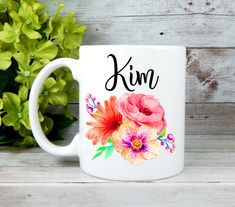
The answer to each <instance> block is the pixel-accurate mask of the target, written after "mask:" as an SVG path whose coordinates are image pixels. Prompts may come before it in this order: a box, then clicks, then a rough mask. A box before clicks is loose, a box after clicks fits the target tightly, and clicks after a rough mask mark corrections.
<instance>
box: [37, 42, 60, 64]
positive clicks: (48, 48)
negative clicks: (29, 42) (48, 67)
mask: <svg viewBox="0 0 235 207" xmlns="http://www.w3.org/2000/svg"><path fill="white" fill-rule="evenodd" d="M35 50H36V52H35V57H38V58H44V59H49V60H51V59H53V58H55V56H56V55H57V52H58V48H57V46H56V45H55V44H53V43H52V42H51V41H50V40H42V41H40V42H39V43H38V44H37V45H36V48H35Z"/></svg>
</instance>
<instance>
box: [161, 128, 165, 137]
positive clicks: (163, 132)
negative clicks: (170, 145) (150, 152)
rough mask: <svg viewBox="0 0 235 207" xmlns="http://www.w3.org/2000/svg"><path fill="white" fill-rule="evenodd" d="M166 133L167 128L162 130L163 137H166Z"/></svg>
mask: <svg viewBox="0 0 235 207" xmlns="http://www.w3.org/2000/svg"><path fill="white" fill-rule="evenodd" d="M165 135H166V128H165V129H164V130H163V131H162V133H161V137H164V136H165Z"/></svg>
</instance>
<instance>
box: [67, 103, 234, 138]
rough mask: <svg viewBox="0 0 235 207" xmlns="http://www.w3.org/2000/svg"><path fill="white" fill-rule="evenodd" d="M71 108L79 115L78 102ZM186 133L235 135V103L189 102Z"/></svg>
mask: <svg viewBox="0 0 235 207" xmlns="http://www.w3.org/2000/svg"><path fill="white" fill-rule="evenodd" d="M70 109H71V111H72V112H73V114H74V115H75V116H76V117H78V116H79V112H78V109H79V106H78V104H70ZM77 125H78V123H75V124H74V126H72V127H70V128H69V129H67V130H66V131H65V133H66V136H68V137H72V136H74V135H75V134H76V133H77ZM185 133H186V134H187V135H191V134H199V135H201V134H204V135H208V134H214V135H218V134H219V135H226V134H227V135H234V136H235V103H187V104H186V115H185Z"/></svg>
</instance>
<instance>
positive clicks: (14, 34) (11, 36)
mask: <svg viewBox="0 0 235 207" xmlns="http://www.w3.org/2000/svg"><path fill="white" fill-rule="evenodd" d="M20 28H21V25H20V24H17V25H13V26H12V27H11V26H10V25H9V24H8V23H7V22H6V23H5V24H4V27H3V31H1V32H0V40H2V41H3V42H7V43H11V42H13V41H16V42H19V41H20V40H19V36H20Z"/></svg>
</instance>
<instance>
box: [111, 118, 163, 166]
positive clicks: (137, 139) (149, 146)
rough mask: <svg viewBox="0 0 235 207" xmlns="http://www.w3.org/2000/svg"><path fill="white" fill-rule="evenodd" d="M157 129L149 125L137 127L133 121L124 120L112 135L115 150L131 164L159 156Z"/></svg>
mask: <svg viewBox="0 0 235 207" xmlns="http://www.w3.org/2000/svg"><path fill="white" fill-rule="evenodd" d="M156 133H157V130H156V129H154V128H152V127H149V126H147V125H142V126H141V127H139V128H138V127H137V126H136V124H135V123H134V122H132V121H126V122H124V123H123V124H122V125H121V126H120V127H119V130H118V131H116V132H114V133H113V135H112V141H113V144H114V147H115V150H116V151H117V152H119V153H120V154H121V155H122V157H123V158H124V159H126V160H127V161H129V162H130V163H131V164H139V163H141V162H143V161H145V160H150V159H153V158H155V157H157V156H158V154H159V152H158V143H157V140H156Z"/></svg>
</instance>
